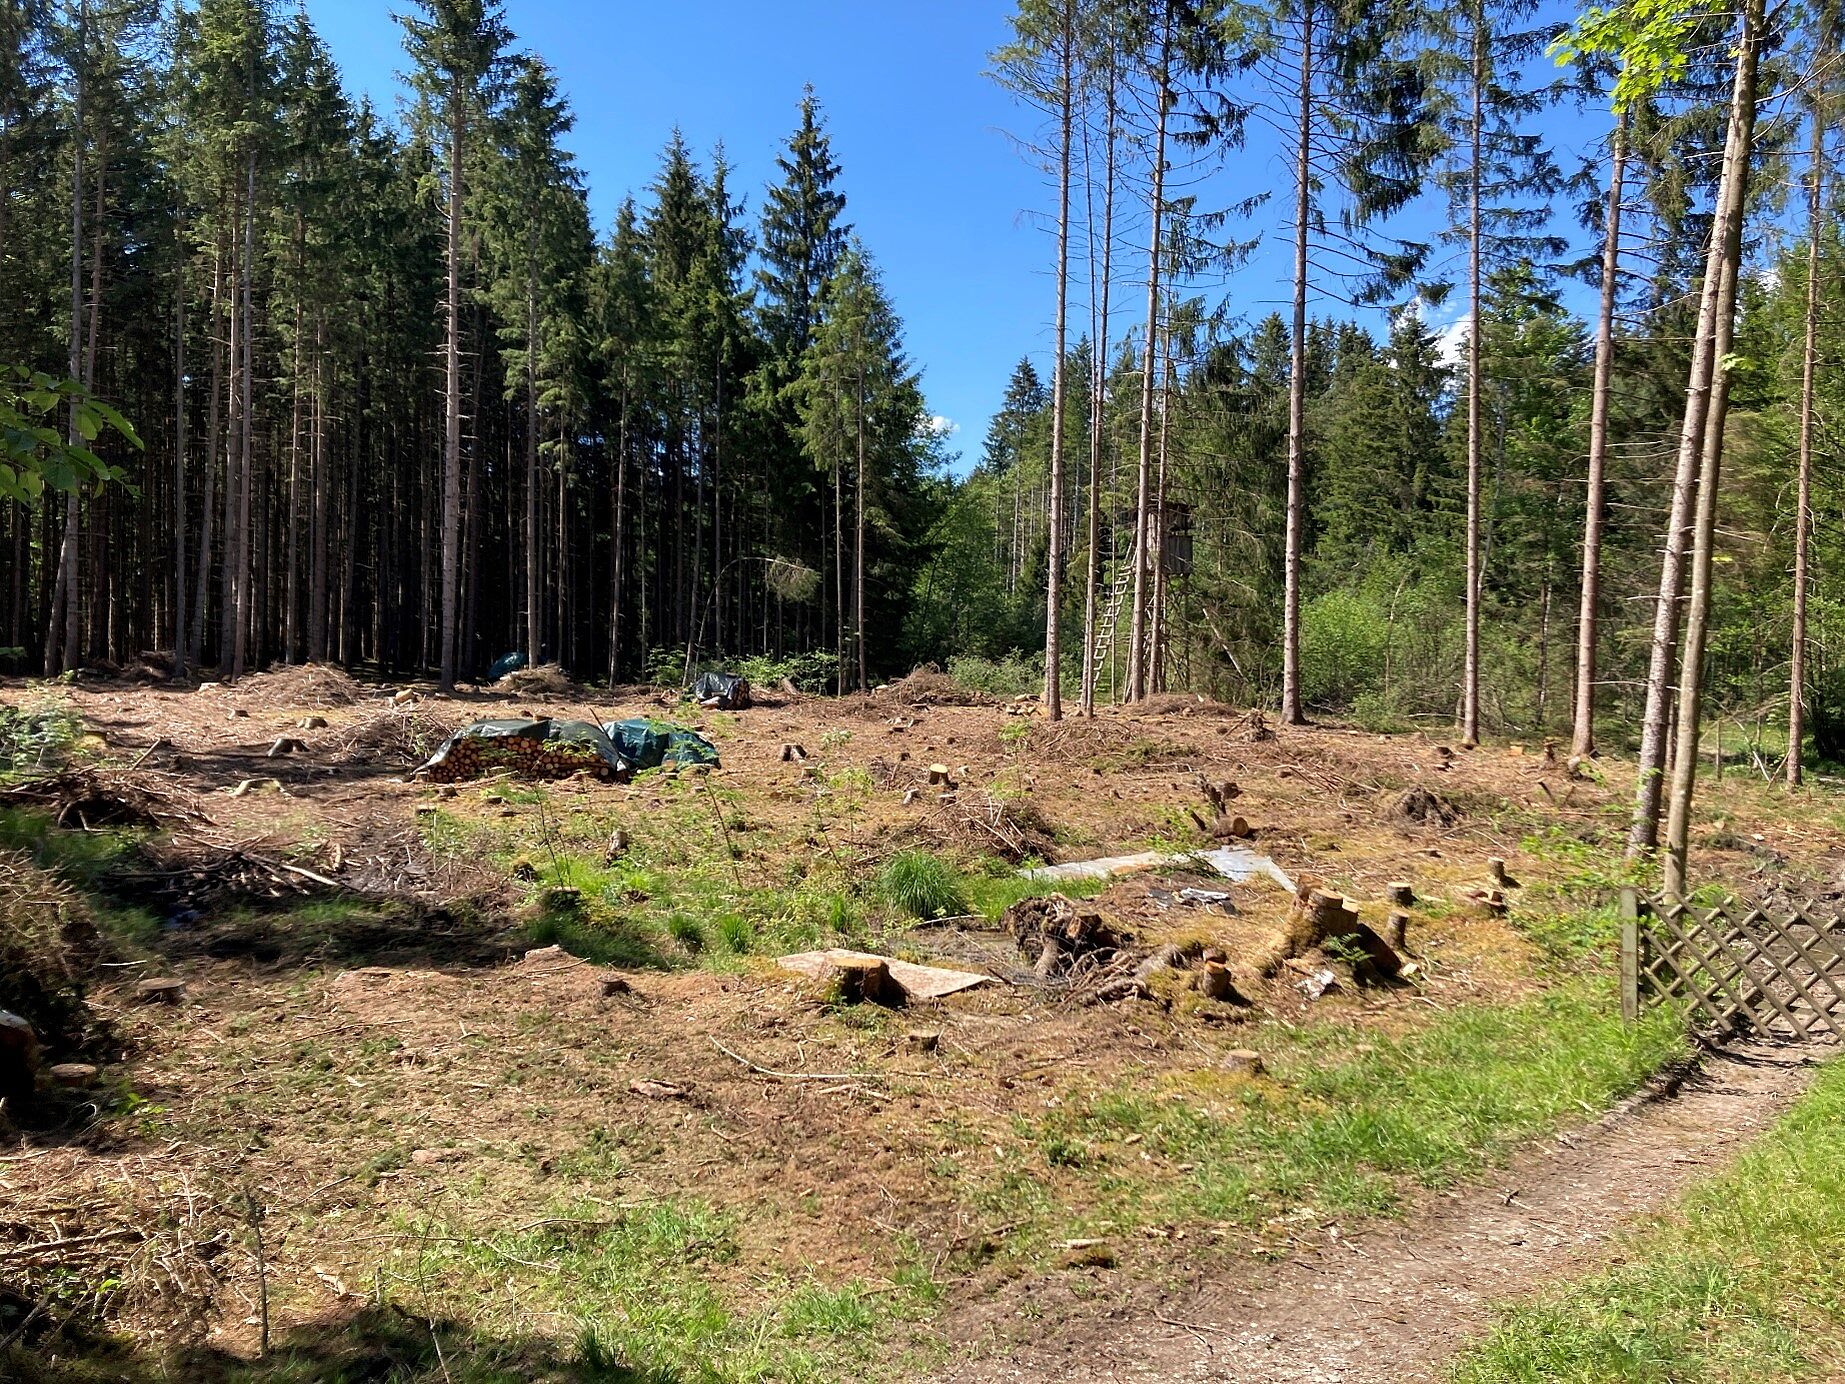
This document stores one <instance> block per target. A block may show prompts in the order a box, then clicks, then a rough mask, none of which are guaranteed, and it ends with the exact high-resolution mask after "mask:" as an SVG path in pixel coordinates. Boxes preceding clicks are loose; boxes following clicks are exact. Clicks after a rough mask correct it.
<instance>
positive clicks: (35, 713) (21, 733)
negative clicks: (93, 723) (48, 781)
mask: <svg viewBox="0 0 1845 1384" xmlns="http://www.w3.org/2000/svg"><path fill="white" fill-rule="evenodd" d="M82 733H83V722H82V720H81V719H80V718H78V717H77V716H76V715H74V714H73V713H72V712H71V710H70V708H69V707H68V706H67V705H66V704H65V703H64V702H63V701H62V700H60V699H58V698H56V697H54V696H51V695H49V694H40V695H38V696H36V697H33V698H30V699H28V700H27V701H26V703H25V704H23V705H20V706H0V781H4V780H5V779H7V778H8V777H18V776H20V775H22V774H26V773H30V772H34V771H37V770H41V769H52V768H56V767H57V766H58V765H59V764H61V763H63V761H64V759H65V758H66V756H67V755H68V754H69V753H70V749H71V746H72V745H74V744H75V743H76V741H77V737H78V736H80V735H81V734H82Z"/></svg>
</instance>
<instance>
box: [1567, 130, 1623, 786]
mask: <svg viewBox="0 0 1845 1384" xmlns="http://www.w3.org/2000/svg"><path fill="white" fill-rule="evenodd" d="M1613 144H1614V148H1613V150H1612V153H1613V166H1612V168H1611V170H1610V172H1609V175H1608V209H1607V212H1606V214H1605V215H1604V217H1603V240H1602V296H1601V310H1600V312H1599V313H1598V314H1597V316H1596V319H1595V383H1594V390H1593V398H1592V400H1591V402H1590V405H1589V485H1588V493H1587V496H1586V498H1585V500H1584V513H1583V526H1582V610H1581V613H1580V614H1579V615H1578V617H1577V625H1576V716H1575V726H1574V729H1573V731H1572V733H1571V735H1570V754H1571V755H1572V756H1575V757H1580V758H1586V757H1588V756H1589V755H1591V754H1593V753H1595V651H1596V643H1597V631H1598V625H1599V618H1600V606H1601V591H1602V523H1603V520H1604V518H1605V514H1604V511H1605V510H1606V508H1607V496H1606V489H1607V483H1606V480H1605V475H1606V470H1607V462H1608V396H1609V393H1610V391H1611V388H1612V382H1613V379H1614V308H1615V298H1616V290H1617V280H1618V277H1619V274H1620V267H1621V198H1622V195H1623V191H1624V186H1625V182H1626V176H1627V113H1626V112H1625V111H1623V112H1622V113H1621V115H1620V118H1619V119H1618V120H1616V122H1615V127H1614V140H1613Z"/></svg>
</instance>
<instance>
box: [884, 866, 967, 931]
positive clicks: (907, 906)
mask: <svg viewBox="0 0 1845 1384" xmlns="http://www.w3.org/2000/svg"><path fill="white" fill-rule="evenodd" d="M878 892H879V893H880V894H882V895H883V896H884V898H885V900H886V901H887V902H888V903H890V904H891V906H892V907H894V908H899V909H901V910H903V911H904V912H905V913H908V914H910V915H911V916H912V917H916V918H947V917H952V916H954V915H956V914H960V913H965V912H967V895H966V893H965V891H964V890H963V888H962V882H961V876H960V873H959V872H958V871H957V870H955V868H954V867H953V866H951V865H949V864H948V863H946V862H945V861H943V860H942V859H941V858H939V857H938V856H934V855H931V854H930V853H929V852H928V851H899V852H897V854H895V855H893V856H892V857H891V858H890V859H889V860H887V861H885V862H884V868H883V869H882V870H880V871H879V872H878Z"/></svg>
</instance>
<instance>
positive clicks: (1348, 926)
mask: <svg viewBox="0 0 1845 1384" xmlns="http://www.w3.org/2000/svg"><path fill="white" fill-rule="evenodd" d="M1357 926H1358V910H1357V909H1355V908H1353V907H1352V906H1351V903H1350V901H1349V900H1347V899H1346V898H1344V897H1343V896H1341V895H1339V894H1333V893H1329V892H1328V891H1326V890H1324V889H1313V890H1307V891H1303V893H1302V894H1301V896H1300V897H1299V898H1297V899H1296V900H1295V904H1294V910H1293V912H1292V913H1290V914H1289V915H1288V946H1289V949H1290V951H1291V953H1292V954H1293V955H1295V956H1299V955H1300V954H1301V953H1302V952H1309V951H1312V950H1313V949H1314V948H1315V947H1317V946H1320V945H1322V944H1324V943H1325V942H1326V941H1327V940H1328V939H1329V938H1333V937H1343V936H1345V935H1347V934H1348V933H1350V932H1351V931H1352V929H1353V928H1355V927H1357Z"/></svg>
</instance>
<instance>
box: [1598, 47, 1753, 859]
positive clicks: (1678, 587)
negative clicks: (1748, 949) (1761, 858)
mask: <svg viewBox="0 0 1845 1384" xmlns="http://www.w3.org/2000/svg"><path fill="white" fill-rule="evenodd" d="M1751 51H1753V44H1751ZM1743 66H1744V64H1743V63H1742V61H1741V59H1740V57H1739V60H1738V62H1737V70H1736V93H1734V94H1733V95H1732V100H1731V109H1730V134H1729V137H1728V140H1727V141H1726V143H1725V147H1724V182H1723V185H1722V191H1721V192H1720V194H1719V207H1718V214H1717V218H1716V220H1715V221H1714V222H1713V224H1712V227H1711V238H1710V244H1709V246H1708V247H1707V250H1706V253H1705V259H1704V285H1703V290H1702V292H1701V294H1700V296H1699V303H1698V325H1697V334H1696V336H1695V337H1694V338H1693V340H1692V353H1691V369H1690V373H1689V376H1688V378H1687V380H1686V384H1685V417H1684V421H1683V424H1682V426H1681V427H1680V430H1679V439H1678V460H1677V464H1676V466H1675V467H1674V471H1673V478H1672V507H1671V512H1670V513H1669V514H1668V516H1667V519H1666V534H1665V546H1664V549H1663V551H1662V553H1661V555H1660V564H1659V601H1658V604H1657V605H1655V606H1654V608H1653V637H1652V647H1651V650H1650V652H1649V655H1648V659H1647V673H1646V711H1645V714H1644V715H1643V717H1642V719H1641V723H1640V758H1639V763H1638V765H1637V766H1636V768H1637V772H1636V774H1635V787H1634V815H1633V822H1632V825H1631V827H1630V829H1629V831H1628V836H1627V856H1628V858H1629V859H1630V860H1631V859H1634V858H1636V857H1638V856H1640V855H1643V854H1645V853H1646V852H1648V851H1651V850H1652V849H1653V848H1654V846H1655V845H1657V843H1658V840H1659V810H1660V802H1661V799H1662V797H1663V790H1664V787H1665V770H1666V750H1667V745H1668V743H1669V741H1670V738H1671V737H1670V727H1671V723H1672V716H1673V703H1674V700H1675V698H1674V696H1673V693H1674V691H1675V689H1674V687H1673V685H1672V660H1673V654H1674V653H1675V652H1676V651H1677V648H1678V625H1679V600H1680V597H1681V594H1682V592H1683V589H1684V581H1685V555H1686V552H1687V549H1688V548H1689V546H1690V540H1691V523H1692V507H1693V503H1694V501H1695V499H1696V497H1697V489H1698V470H1699V460H1700V457H1701V456H1702V454H1703V449H1704V435H1705V427H1704V424H1705V419H1706V417H1707V416H1708V415H1709V413H1710V409H1711V396H1712V392H1713V380H1714V378H1715V376H1716V374H1717V370H1718V366H1719V362H1720V356H1719V355H1718V351H1717V340H1718V334H1719V333H1718V320H1719V317H1720V315H1721V314H1722V313H1723V312H1724V310H1725V309H1724V306H1723V279H1724V267H1725V263H1726V258H1727V244H1726V236H1727V235H1728V229H1729V228H1728V227H1727V226H1726V224H1725V218H1726V217H1729V216H1730V215H1731V201H1732V199H1733V198H1736V197H1738V196H1739V194H1740V193H1741V190H1742V184H1741V181H1740V180H1736V181H1735V182H1734V185H1732V180H1731V179H1730V176H1729V174H1730V170H1731V165H1732V163H1733V161H1735V160H1741V161H1742V162H1743V163H1744V164H1745V165H1746V164H1747V161H1748V156H1749V150H1748V143H1747V139H1746V138H1745V139H1744V142H1743V144H1742V146H1741V147H1740V148H1738V147H1737V144H1736V140H1737V121H1736V117H1737V114H1738V110H1739V102H1740V92H1741V90H1742V87H1743ZM1753 87H1754V79H1753V75H1752V74H1751V76H1750V79H1749V88H1750V90H1751V92H1752V91H1753ZM1748 114H1749V117H1750V128H1751V130H1752V129H1753V117H1754V102H1753V100H1752V99H1751V101H1750V102H1749V112H1748ZM1741 210H1742V203H1741V201H1740V200H1735V205H1734V213H1735V219H1736V220H1737V222H1738V225H1737V227H1736V230H1737V231H1738V232H1739V233H1740V230H1741V226H1740V219H1741ZM1694 724H1695V722H1694Z"/></svg>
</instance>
